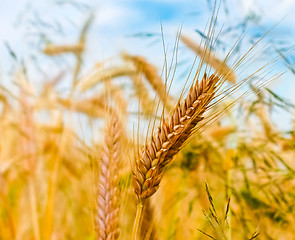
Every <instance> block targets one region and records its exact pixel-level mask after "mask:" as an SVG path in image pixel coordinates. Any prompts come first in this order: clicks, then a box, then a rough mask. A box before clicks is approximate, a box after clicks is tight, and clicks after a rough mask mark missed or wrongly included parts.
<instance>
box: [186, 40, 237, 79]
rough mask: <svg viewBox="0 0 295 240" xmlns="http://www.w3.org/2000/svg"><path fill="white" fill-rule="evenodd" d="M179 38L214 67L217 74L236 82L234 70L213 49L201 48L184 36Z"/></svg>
mask: <svg viewBox="0 0 295 240" xmlns="http://www.w3.org/2000/svg"><path fill="white" fill-rule="evenodd" d="M181 40H182V42H183V43H184V44H185V45H186V46H187V47H188V48H190V49H191V50H192V51H194V52H195V53H196V54H197V55H199V56H200V58H201V59H202V61H203V62H205V63H207V64H208V65H209V66H210V67H212V68H214V69H215V70H216V72H217V74H218V75H221V76H223V77H224V78H225V79H226V80H227V81H229V82H230V83H236V82H237V76H236V74H235V73H234V71H233V70H232V69H231V68H230V67H229V66H227V65H226V63H225V61H223V60H220V59H219V58H218V57H217V56H216V55H215V53H214V52H213V51H211V50H210V49H209V48H202V47H201V46H200V45H198V44H197V43H195V42H194V41H193V40H192V39H190V38H188V37H186V36H183V35H182V36H181Z"/></svg>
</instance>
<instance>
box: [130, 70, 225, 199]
mask: <svg viewBox="0 0 295 240" xmlns="http://www.w3.org/2000/svg"><path fill="white" fill-rule="evenodd" d="M218 82H219V83H221V82H222V81H219V77H217V76H216V75H211V76H210V77H209V78H207V76H206V74H205V75H204V77H203V78H202V80H201V81H200V82H197V83H196V84H195V85H193V86H192V87H191V89H190V91H189V93H188V96H187V97H186V99H185V100H184V102H183V103H182V104H180V103H179V104H178V105H177V107H176V108H175V109H174V110H173V112H172V114H171V116H170V118H169V119H166V120H164V119H163V120H162V122H161V124H160V126H159V130H158V132H157V134H156V135H154V136H153V137H152V139H151V141H150V142H149V143H147V144H146V145H145V147H144V148H143V151H142V152H141V155H140V157H139V159H138V160H137V161H136V164H135V168H134V170H133V176H134V177H133V184H134V189H135V193H136V195H137V198H138V201H139V202H143V201H144V200H145V199H146V198H148V197H150V196H152V195H153V194H154V193H155V192H156V191H157V189H158V187H159V184H160V181H161V178H162V174H163V169H164V167H165V166H166V165H167V164H168V163H169V162H170V161H171V160H172V158H173V157H174V155H175V154H176V153H178V152H179V150H180V149H181V148H182V147H183V145H184V142H185V141H186V140H187V139H188V138H189V136H190V135H191V133H192V132H193V130H194V128H195V126H196V125H197V124H198V123H199V122H200V121H201V120H202V119H203V113H204V112H205V111H206V109H207V107H208V105H209V103H210V102H211V101H212V99H213V98H214V94H215V92H216V91H217V86H218Z"/></svg>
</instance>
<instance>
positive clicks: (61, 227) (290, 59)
mask: <svg viewBox="0 0 295 240" xmlns="http://www.w3.org/2000/svg"><path fill="white" fill-rule="evenodd" d="M219 3H220V5H219ZM216 6H217V7H216ZM214 10H218V17H217V21H216V25H215V36H218V37H217V38H216V41H215V43H214V44H213V46H211V50H212V52H215V53H216V56H217V57H218V58H219V59H221V61H223V60H224V59H225V58H226V56H227V53H228V52H229V51H230V50H232V47H233V46H234V45H235V44H236V46H235V48H234V49H233V51H232V53H231V54H230V56H229V58H228V59H227V60H226V62H227V64H228V65H229V66H233V64H234V63H236V62H237V59H240V58H241V57H243V55H244V54H245V53H247V51H248V50H249V49H251V47H252V46H253V45H255V44H256V43H257V42H258V44H257V46H256V47H255V48H254V50H253V52H252V53H251V54H252V55H251V56H252V57H251V58H250V59H249V61H248V62H246V63H245V66H243V67H242V68H241V69H239V71H237V72H236V75H237V79H236V80H237V82H240V81H242V80H243V79H245V78H247V77H248V76H250V75H251V74H253V73H254V72H255V71H256V70H257V69H259V68H260V67H261V66H264V65H266V67H265V68H264V69H263V71H264V70H265V72H263V71H262V72H263V73H258V74H255V75H254V76H252V77H251V78H250V79H248V81H247V82H246V83H245V84H244V85H243V86H242V87H241V88H240V89H239V91H237V93H236V94H234V95H232V96H231V97H228V98H226V100H225V101H224V103H223V102H222V103H221V105H220V106H218V107H220V108H221V109H222V108H223V107H224V109H226V110H227V108H226V104H228V103H229V102H231V101H236V102H237V103H236V105H235V106H236V108H235V110H236V111H228V112H226V111H225V110H224V111H225V112H226V114H225V115H224V116H223V117H222V118H221V120H220V119H217V120H216V122H214V123H215V124H214V125H212V126H211V125H210V126H207V128H205V130H204V133H203V134H197V135H196V136H197V137H196V138H193V139H192V141H191V142H189V143H188V145H187V146H186V147H185V148H184V149H183V150H182V151H181V152H180V153H179V154H178V155H177V157H176V159H175V161H173V162H172V164H171V165H169V167H168V168H167V171H166V172H165V176H164V178H163V181H162V183H161V186H160V189H159V191H158V192H157V193H156V194H155V196H153V197H152V198H151V201H150V202H149V209H148V210H146V211H149V212H146V213H145V214H146V215H144V216H147V217H144V219H145V220H146V221H147V223H146V225H143V226H149V227H148V228H147V229H144V227H143V228H142V229H141V230H140V231H141V233H143V232H144V233H145V234H146V233H147V232H148V233H149V236H147V235H141V238H142V239H171V240H172V239H209V238H210V237H209V236H208V235H210V236H211V239H259V237H261V239H269V240H271V239H281V240H284V239H293V238H294V236H295V229H294V226H295V219H294V216H295V212H294V211H295V209H294V201H295V187H294V186H295V183H294V173H295V163H294V157H295V155H294V154H295V151H294V149H295V134H294V129H295V121H294V116H295V105H294V104H295V95H294V92H295V65H294V63H295V54H294V50H295V44H294V39H295V29H294V24H295V14H294V12H295V1H294V0H256V1H255V0H220V1H218V3H217V5H215V1H214V0H195V1H168V0H159V1H152V0H151V1H139V0H138V1H137V0H133V1H131V0H130V1H98V0H80V1H78V0H11V1H8V0H7V1H5V0H1V2H0V101H1V104H0V106H1V115H0V132H1V134H0V240H2V239H3V240H9V239H18V240H22V239H34V240H49V239H52V240H53V239H54V240H55V239H56V240H57V239H89V240H92V239H97V237H96V236H97V230H96V221H95V219H96V215H97V191H98V181H99V172H100V169H101V168H100V167H101V164H102V163H101V162H100V160H101V158H102V152H103V151H104V147H105V145H104V144H105V143H104V139H105V136H107V135H108V133H105V125H106V124H105V123H107V121H108V120H109V116H108V115H107V114H108V111H107V110H110V109H111V110H112V109H116V110H117V111H118V112H119V114H118V115H119V119H120V120H121V122H120V126H122V130H124V131H122V134H121V135H122V139H123V140H122V154H121V155H120V156H121V158H122V159H120V161H122V163H121V167H120V169H119V170H118V171H117V172H118V176H116V178H118V179H119V183H118V186H117V187H118V188H119V192H120V195H119V199H120V201H119V202H120V206H121V207H120V221H119V222H120V225H119V226H120V230H119V232H120V238H119V239H130V235H131V231H132V225H133V220H134V216H135V208H136V200H135V195H134V191H133V188H132V184H131V179H132V174H131V165H132V162H134V161H135V159H136V156H134V155H136V154H135V153H136V151H137V150H138V149H139V146H137V143H138V142H139V144H142V143H144V140H145V136H146V134H147V128H148V123H149V119H156V123H157V120H158V119H159V112H160V111H159V112H158V115H157V114H156V113H155V112H153V111H152V110H153V109H151V107H153V106H152V105H153V104H154V103H155V102H153V101H150V99H152V100H153V98H154V96H158V95H160V94H159V92H157V91H156V89H155V88H153V86H152V84H151V82H148V81H149V80H150V79H152V78H154V79H156V80H157V81H158V80H160V82H164V81H165V80H166V79H167V81H168V83H170V81H172V79H173V83H172V87H171V89H170V95H171V98H172V99H173V101H172V102H174V103H175V102H176V101H177V99H178V96H179V95H180V93H181V91H182V89H183V86H184V84H185V81H186V80H187V78H188V76H189V72H190V70H191V69H193V71H195V70H196V66H194V67H193V68H192V66H193V63H194V60H195V59H197V62H198V61H199V60H200V56H197V58H196V54H195V53H194V51H191V49H189V48H188V47H187V46H186V45H185V44H184V43H183V42H182V41H181V40H179V39H178V38H177V37H178V36H179V34H180V32H181V34H183V35H185V36H187V37H189V38H190V39H192V40H193V41H195V42H196V43H198V44H200V43H202V42H203V43H204V41H206V39H207V38H208V36H207V33H208V32H207V31H206V27H208V23H209V22H210V18H211V16H212V12H213V11H214ZM207 30H208V28H207ZM265 33H267V34H266V35H265ZM239 39H240V40H239ZM176 46H177V47H176ZM175 53H177V61H176V59H175ZM132 56H133V57H134V56H137V57H140V58H132ZM130 59H133V60H131V61H130ZM138 59H141V60H140V61H143V63H144V64H147V65H144V64H143V66H146V68H147V69H149V71H150V72H152V74H151V75H148V73H147V72H148V70H147V72H145V71H144V69H140V68H139V67H138V65H136V64H135V63H136V61H139V60H138ZM132 61H133V62H132ZM270 63H271V65H268V64H270ZM267 66H270V67H269V68H268V67H267ZM170 67H171V69H172V73H171V74H170V75H169V76H167V75H166V72H165V70H167V69H169V68H170ZM142 68H144V67H142ZM174 71H175V72H174ZM264 73H266V74H267V75H266V79H265V80H266V81H267V80H270V79H271V78H272V76H273V75H275V74H278V76H277V77H275V79H273V80H272V81H270V83H269V84H267V85H263V87H262V88H261V89H260V90H259V88H258V86H257V85H255V81H256V80H259V79H260V78H261V77H263V76H264ZM137 78H138V79H139V78H140V79H141V81H140V82H138V81H137V82H136V79H137ZM138 79H137V80H138ZM161 79H162V81H161ZM146 80H147V81H146ZM191 80H192V76H190V77H189V81H191ZM142 82H144V84H143V86H145V87H143V86H142V85H141V84H142ZM227 84H228V85H229V86H235V85H234V84H230V83H227ZM245 91H249V93H250V94H249V95H248V96H247V97H245V98H241V96H242V94H243V92H245ZM145 103H146V104H145ZM222 104H225V105H222ZM139 106H140V107H141V109H139ZM160 106H161V104H160ZM145 107H147V108H146V109H145ZM220 108H219V109H220ZM157 117H158V118H157ZM138 119H140V126H139V127H138ZM136 138H139V140H138V142H137V140H135V139H136ZM205 182H207V184H208V185H207V188H206V187H205V185H204V183H205ZM208 196H210V197H212V198H213V200H214V201H213V202H210V201H209V200H208ZM229 198H230V199H231V200H230V204H229V200H228V199H229ZM209 199H210V198H209ZM213 204H215V205H213ZM214 208H216V210H217V213H218V214H216V212H215V210H214V211H213V210H212V209H214ZM225 209H228V210H226V213H224V212H225ZM210 211H211V212H210ZM212 211H213V212H212ZM215 214H216V215H218V216H216V215H215ZM224 215H225V216H224ZM217 218H218V219H219V221H216V219H217ZM197 229H199V230H197ZM206 234H207V235H206Z"/></svg>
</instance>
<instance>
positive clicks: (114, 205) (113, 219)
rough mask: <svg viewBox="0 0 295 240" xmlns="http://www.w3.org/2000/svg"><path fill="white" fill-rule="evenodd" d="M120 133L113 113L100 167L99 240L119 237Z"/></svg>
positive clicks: (113, 239)
mask: <svg viewBox="0 0 295 240" xmlns="http://www.w3.org/2000/svg"><path fill="white" fill-rule="evenodd" d="M120 132H121V128H120V126H119V121H118V117H116V115H115V114H114V113H113V114H112V117H111V119H110V123H109V126H107V129H106V135H105V144H104V148H103V152H102V157H101V165H100V175H99V184H98V197H97V216H96V224H97V225H96V227H97V239H98V240H106V239H107V240H115V239H118V236H119V227H118V222H119V220H118V219H119V215H118V213H119V205H118V190H117V170H118V162H119V157H120Z"/></svg>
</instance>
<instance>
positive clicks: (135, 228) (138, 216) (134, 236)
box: [132, 202, 143, 240]
mask: <svg viewBox="0 0 295 240" xmlns="http://www.w3.org/2000/svg"><path fill="white" fill-rule="evenodd" d="M142 210H143V203H142V202H139V203H138V204H137V209H136V216H135V220H134V225H133V231H132V240H137V239H138V238H137V236H138V229H139V225H140V224H139V223H140V219H141V216H142Z"/></svg>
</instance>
